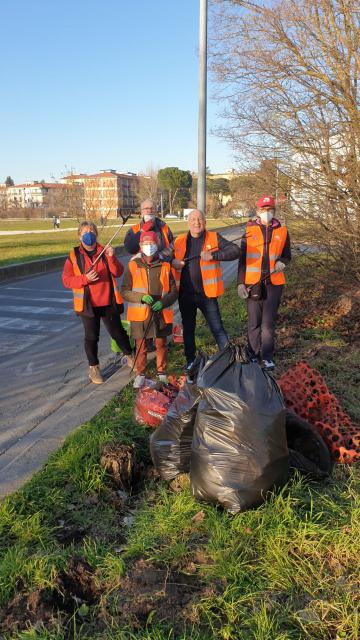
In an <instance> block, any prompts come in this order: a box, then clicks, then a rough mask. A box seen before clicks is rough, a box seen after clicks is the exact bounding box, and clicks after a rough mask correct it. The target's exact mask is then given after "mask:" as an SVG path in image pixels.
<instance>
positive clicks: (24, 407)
mask: <svg viewBox="0 0 360 640" xmlns="http://www.w3.org/2000/svg"><path fill="white" fill-rule="evenodd" d="M223 234H224V235H225V236H226V237H227V238H229V239H232V238H236V237H238V236H239V235H240V234H241V228H240V227H235V228H234V227H232V229H229V230H225V231H224V232H223ZM122 261H123V262H125V261H124V259H123V258H122ZM236 266H237V262H231V263H223V271H224V277H225V279H226V281H230V280H232V279H233V277H234V274H235V270H236ZM0 323H1V334H0V385H1V410H0V470H1V457H2V455H4V454H6V453H7V452H9V451H10V450H11V449H14V445H15V444H16V443H17V442H19V441H20V440H21V439H22V438H23V437H24V436H25V435H27V434H29V433H30V432H32V430H34V429H36V428H37V427H38V425H39V424H40V423H41V422H42V421H45V420H46V418H48V417H49V416H51V414H54V412H57V413H56V415H61V412H60V413H59V409H61V407H62V406H65V405H66V403H69V401H71V400H72V399H74V398H75V397H76V396H77V394H82V395H84V392H85V393H86V389H88V392H89V393H92V394H93V391H94V387H95V385H92V384H91V383H90V382H89V380H88V366H87V362H86V359H85V354H84V349H83V328H82V324H81V321H80V320H79V318H77V316H75V314H74V312H73V309H72V292H71V291H70V290H67V289H64V287H63V285H62V281H61V272H59V271H58V272H52V273H49V274H46V275H41V276H36V277H31V278H28V279H22V280H18V281H15V282H12V283H10V284H9V283H7V284H3V285H1V286H0ZM99 356H100V365H101V368H102V370H103V372H104V373H105V376H106V377H107V378H109V377H111V375H112V374H113V373H114V372H115V371H116V370H117V369H118V367H114V366H113V364H112V362H113V359H114V355H113V354H112V353H111V351H110V339H109V336H108V334H107V332H106V330H105V327H102V331H101V338H100V346H99ZM105 386H106V385H101V386H98V387H96V388H95V391H96V395H97V397H98V398H99V401H100V404H99V407H98V409H97V410H99V409H100V408H101V395H102V389H103V388H104V387H105ZM94 413H96V411H94ZM86 419H88V418H86ZM81 421H82V420H81V416H79V422H78V424H80V423H81ZM4 461H5V460H4Z"/></svg>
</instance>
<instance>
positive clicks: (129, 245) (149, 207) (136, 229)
mask: <svg viewBox="0 0 360 640" xmlns="http://www.w3.org/2000/svg"><path fill="white" fill-rule="evenodd" d="M140 211H141V222H140V223H139V224H134V225H133V226H132V227H131V228H130V229H129V230H128V232H127V233H126V235H125V238H124V246H125V249H126V251H127V252H128V253H131V254H132V255H135V254H137V253H139V251H140V234H141V232H142V231H154V233H156V237H157V245H158V252H159V254H160V258H161V259H164V260H168V261H169V259H170V256H171V255H172V248H173V242H174V237H173V234H172V232H171V229H170V228H169V227H168V225H167V224H166V223H165V222H163V220H160V218H158V217H157V216H156V213H155V212H156V209H155V206H154V203H153V201H152V200H144V202H142V203H141V205H140Z"/></svg>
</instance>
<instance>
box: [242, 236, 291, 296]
mask: <svg viewBox="0 0 360 640" xmlns="http://www.w3.org/2000/svg"><path fill="white" fill-rule="evenodd" d="M286 236H287V230H286V228H285V227H279V228H278V229H273V232H272V236H271V242H270V245H269V263H270V271H273V270H274V267H275V262H276V260H278V259H279V258H280V256H281V254H282V252H283V249H284V246H285V242H286ZM246 238H247V239H246V272H245V284H256V283H257V282H259V280H261V268H262V259H263V255H264V237H263V234H262V230H261V228H260V226H259V225H251V227H247V231H246ZM270 281H271V284H284V283H285V276H284V273H283V272H279V273H272V274H271V276H270Z"/></svg>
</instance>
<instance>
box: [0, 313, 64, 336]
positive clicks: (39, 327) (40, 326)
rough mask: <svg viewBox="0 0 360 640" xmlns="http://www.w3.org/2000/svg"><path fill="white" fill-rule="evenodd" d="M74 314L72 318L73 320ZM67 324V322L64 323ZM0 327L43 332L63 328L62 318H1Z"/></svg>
mask: <svg viewBox="0 0 360 640" xmlns="http://www.w3.org/2000/svg"><path fill="white" fill-rule="evenodd" d="M75 319H76V318H75V315H74V320H75ZM66 326H68V324H66ZM1 329H2V330H4V329H5V330H6V329H20V330H21V331H23V332H24V333H25V332H26V331H28V332H29V333H31V332H33V331H37V332H40V331H43V332H44V333H58V332H59V331H62V330H63V329H64V319H62V320H61V321H60V322H59V321H58V322H57V321H50V322H49V320H48V321H46V320H33V319H31V320H30V319H29V318H1Z"/></svg>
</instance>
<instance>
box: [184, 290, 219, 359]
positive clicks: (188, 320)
mask: <svg viewBox="0 0 360 640" xmlns="http://www.w3.org/2000/svg"><path fill="white" fill-rule="evenodd" d="M179 309H180V313H181V320H182V324H183V330H184V351H185V357H186V362H187V364H190V363H191V362H193V361H194V360H195V353H196V346H195V326H196V312H197V310H198V309H200V311H201V313H202V314H203V316H204V318H205V320H206V322H207V323H208V325H209V329H210V331H211V333H212V334H213V336H214V338H215V340H216V343H217V345H218V347H219V349H224V348H225V347H226V345H227V344H228V342H229V338H228V335H227V333H226V331H225V329H224V325H223V323H222V320H221V315H220V309H219V305H218V301H217V298H208V297H207V296H205V295H202V294H198V293H182V292H181V293H180V295H179Z"/></svg>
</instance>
